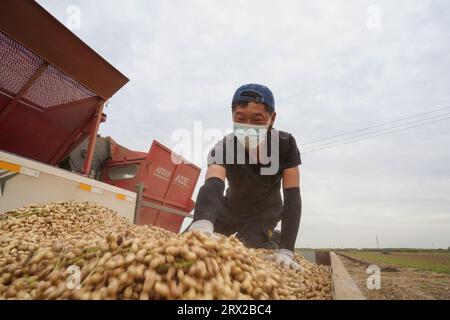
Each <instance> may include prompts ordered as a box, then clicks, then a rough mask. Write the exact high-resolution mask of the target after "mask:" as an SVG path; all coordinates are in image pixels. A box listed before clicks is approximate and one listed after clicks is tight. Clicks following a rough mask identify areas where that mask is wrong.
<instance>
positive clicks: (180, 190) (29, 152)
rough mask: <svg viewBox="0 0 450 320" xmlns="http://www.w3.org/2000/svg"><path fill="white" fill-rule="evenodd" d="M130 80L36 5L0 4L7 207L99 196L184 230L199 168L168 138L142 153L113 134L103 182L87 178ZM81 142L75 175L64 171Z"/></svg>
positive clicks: (0, 139)
mask: <svg viewBox="0 0 450 320" xmlns="http://www.w3.org/2000/svg"><path fill="white" fill-rule="evenodd" d="M127 82H128V79H127V78H126V77H125V76H124V75H123V74H122V73H120V72H119V71H118V70H116V69H115V68H114V67H113V66H111V65H110V64H109V63H108V62H107V61H106V60H104V59H103V58H102V57H100V56H99V55H98V54H97V53H96V52H94V51H93V50H92V49H91V48H89V47H88V46H87V45H86V44H85V43H83V42H82V41H81V40H80V39H79V38H77V37H76V36H75V35H74V34H73V33H72V32H71V31H70V30H68V29H67V28H66V27H65V26H64V25H62V24H61V23H60V22H59V21H57V20H56V19H55V18H54V17H53V16H52V15H51V14H50V13H48V12H47V11H45V10H44V9H43V8H42V7H41V6H39V4H37V3H36V2H35V1H28V0H4V1H1V2H0V185H1V187H2V188H1V189H2V190H1V191H2V195H1V197H0V213H2V212H5V211H8V210H12V209H14V208H17V207H21V206H25V205H29V204H31V203H36V202H39V203H43V202H48V201H66V200H85V201H95V202H97V203H100V204H103V205H105V206H107V207H110V208H112V209H115V210H117V211H118V212H119V214H121V215H123V216H125V217H127V218H128V219H130V221H134V222H136V223H141V224H155V225H158V226H160V227H163V228H166V229H168V230H171V231H174V232H178V231H179V229H180V227H181V224H182V222H183V219H184V218H186V217H190V215H189V212H190V211H192V209H193V207H194V202H193V201H192V199H191V196H192V193H193V191H194V189H195V185H196V183H197V179H198V176H199V174H200V168H198V167H197V166H195V165H193V164H191V163H189V162H188V161H186V160H185V159H183V158H181V157H180V156H178V155H176V154H174V153H172V152H171V151H170V149H168V148H166V147H165V146H163V145H162V144H160V143H158V142H156V141H154V142H153V144H152V146H151V149H150V151H149V152H148V153H144V152H136V151H131V150H129V149H127V148H125V147H123V146H120V145H119V144H117V143H115V142H114V141H113V140H112V139H109V140H108V141H109V142H110V143H109V144H108V146H107V149H108V152H109V155H108V159H107V161H105V162H102V164H101V166H100V167H98V168H97V171H98V176H97V178H98V179H99V180H102V182H101V181H96V180H94V179H89V178H88V177H92V175H91V173H92V171H93V170H92V169H93V168H94V167H95V166H93V165H92V164H93V161H94V160H95V158H94V155H95V152H96V150H98V149H99V148H100V147H101V146H102V142H104V139H102V138H101V137H99V136H98V134H97V132H98V128H99V125H100V123H101V122H103V121H105V120H106V115H105V114H104V113H103V106H104V104H105V102H106V101H107V100H108V99H109V98H110V97H111V96H112V95H113V94H115V93H116V92H117V91H118V90H119V89H120V88H121V87H122V86H124V85H125V84H126V83H127ZM80 146H81V147H82V151H83V156H82V162H80V168H79V170H76V173H77V174H75V173H71V172H67V171H64V170H63V169H60V168H57V166H63V165H62V164H63V162H64V161H65V160H67V159H69V160H70V156H71V155H73V154H74V152H76V151H77V150H79V148H80ZM172 160H173V161H172ZM94 162H95V161H94ZM127 168H128V169H130V168H134V170H135V172H134V174H133V175H131V176H129V175H128V174H127V173H126V170H127ZM121 172H122V174H123V176H120V173H121Z"/></svg>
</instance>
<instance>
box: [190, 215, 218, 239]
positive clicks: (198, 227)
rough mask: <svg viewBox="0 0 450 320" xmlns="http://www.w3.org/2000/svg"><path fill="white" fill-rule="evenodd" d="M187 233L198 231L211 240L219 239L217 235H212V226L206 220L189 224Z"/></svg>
mask: <svg viewBox="0 0 450 320" xmlns="http://www.w3.org/2000/svg"><path fill="white" fill-rule="evenodd" d="M188 230H189V231H199V232H201V233H203V234H205V235H207V236H208V237H210V238H211V239H213V240H218V239H220V238H219V237H218V236H217V235H215V234H214V225H213V224H212V223H211V221H208V220H198V221H195V222H193V223H192V224H191V226H190V227H189V229H188Z"/></svg>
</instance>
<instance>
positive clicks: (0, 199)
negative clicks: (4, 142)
mask: <svg viewBox="0 0 450 320" xmlns="http://www.w3.org/2000/svg"><path fill="white" fill-rule="evenodd" d="M1 184H3V187H4V190H3V194H0V214H2V213H5V212H7V211H11V210H15V209H17V208H20V207H23V206H28V205H30V204H45V203H48V202H59V201H73V200H76V201H89V202H93V203H97V204H100V205H103V206H105V207H108V208H110V209H112V210H114V211H117V213H118V214H119V215H121V216H123V217H125V218H127V219H128V220H129V221H130V222H131V223H132V222H133V218H134V210H135V204H136V193H135V192H130V191H128V190H125V189H121V188H118V187H115V186H112V185H109V184H106V183H103V182H100V181H97V180H93V179H89V178H86V177H83V176H81V175H78V174H75V173H72V172H69V171H66V170H64V169H60V168H57V167H54V166H50V165H47V164H44V163H41V162H38V161H34V160H30V159H26V158H23V157H20V156H17V155H14V154H10V153H7V152H4V151H0V185H1ZM0 191H1V190H0Z"/></svg>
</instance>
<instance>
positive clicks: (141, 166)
mask: <svg viewBox="0 0 450 320" xmlns="http://www.w3.org/2000/svg"><path fill="white" fill-rule="evenodd" d="M111 151H112V158H111V160H108V161H107V162H106V164H105V165H104V166H102V169H101V176H100V180H101V181H104V182H106V183H109V184H112V185H115V186H117V187H120V188H124V189H128V190H133V191H135V190H136V186H137V185H138V186H140V188H141V190H139V188H138V195H141V198H142V199H141V209H140V211H139V212H138V213H137V215H136V217H135V223H138V224H152V225H157V226H160V227H162V228H165V229H167V230H171V231H174V232H178V231H179V230H180V227H181V224H182V223H183V219H184V217H185V216H186V215H184V216H183V215H182V214H179V213H177V211H178V212H179V211H181V212H185V213H189V212H191V211H192V209H193V208H194V202H193V201H192V200H191V197H192V193H193V192H194V189H195V185H196V184H197V180H198V177H199V174H200V168H199V167H197V166H196V165H194V164H192V163H189V162H186V160H184V159H183V158H181V157H180V156H178V155H176V154H174V153H173V152H172V151H171V150H170V149H168V148H167V147H165V146H163V145H162V144H160V143H159V142H157V141H153V143H152V146H151V148H150V151H149V153H142V152H134V151H130V150H128V149H126V148H124V147H122V146H120V145H118V144H116V143H115V142H114V141H112V140H111ZM161 207H163V208H161ZM170 209H174V210H170Z"/></svg>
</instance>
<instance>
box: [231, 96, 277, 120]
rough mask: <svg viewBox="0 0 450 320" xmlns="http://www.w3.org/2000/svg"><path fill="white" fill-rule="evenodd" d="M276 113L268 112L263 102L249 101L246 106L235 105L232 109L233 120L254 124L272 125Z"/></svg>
mask: <svg viewBox="0 0 450 320" xmlns="http://www.w3.org/2000/svg"><path fill="white" fill-rule="evenodd" d="M275 117H276V113H275V112H273V113H269V112H267V110H266V106H265V105H264V104H263V103H256V102H249V103H248V105H247V106H246V107H242V106H239V105H237V106H236V108H235V110H234V111H233V121H234V122H239V123H245V124H254V125H266V124H269V125H270V126H272V125H273V123H274V122H275Z"/></svg>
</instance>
